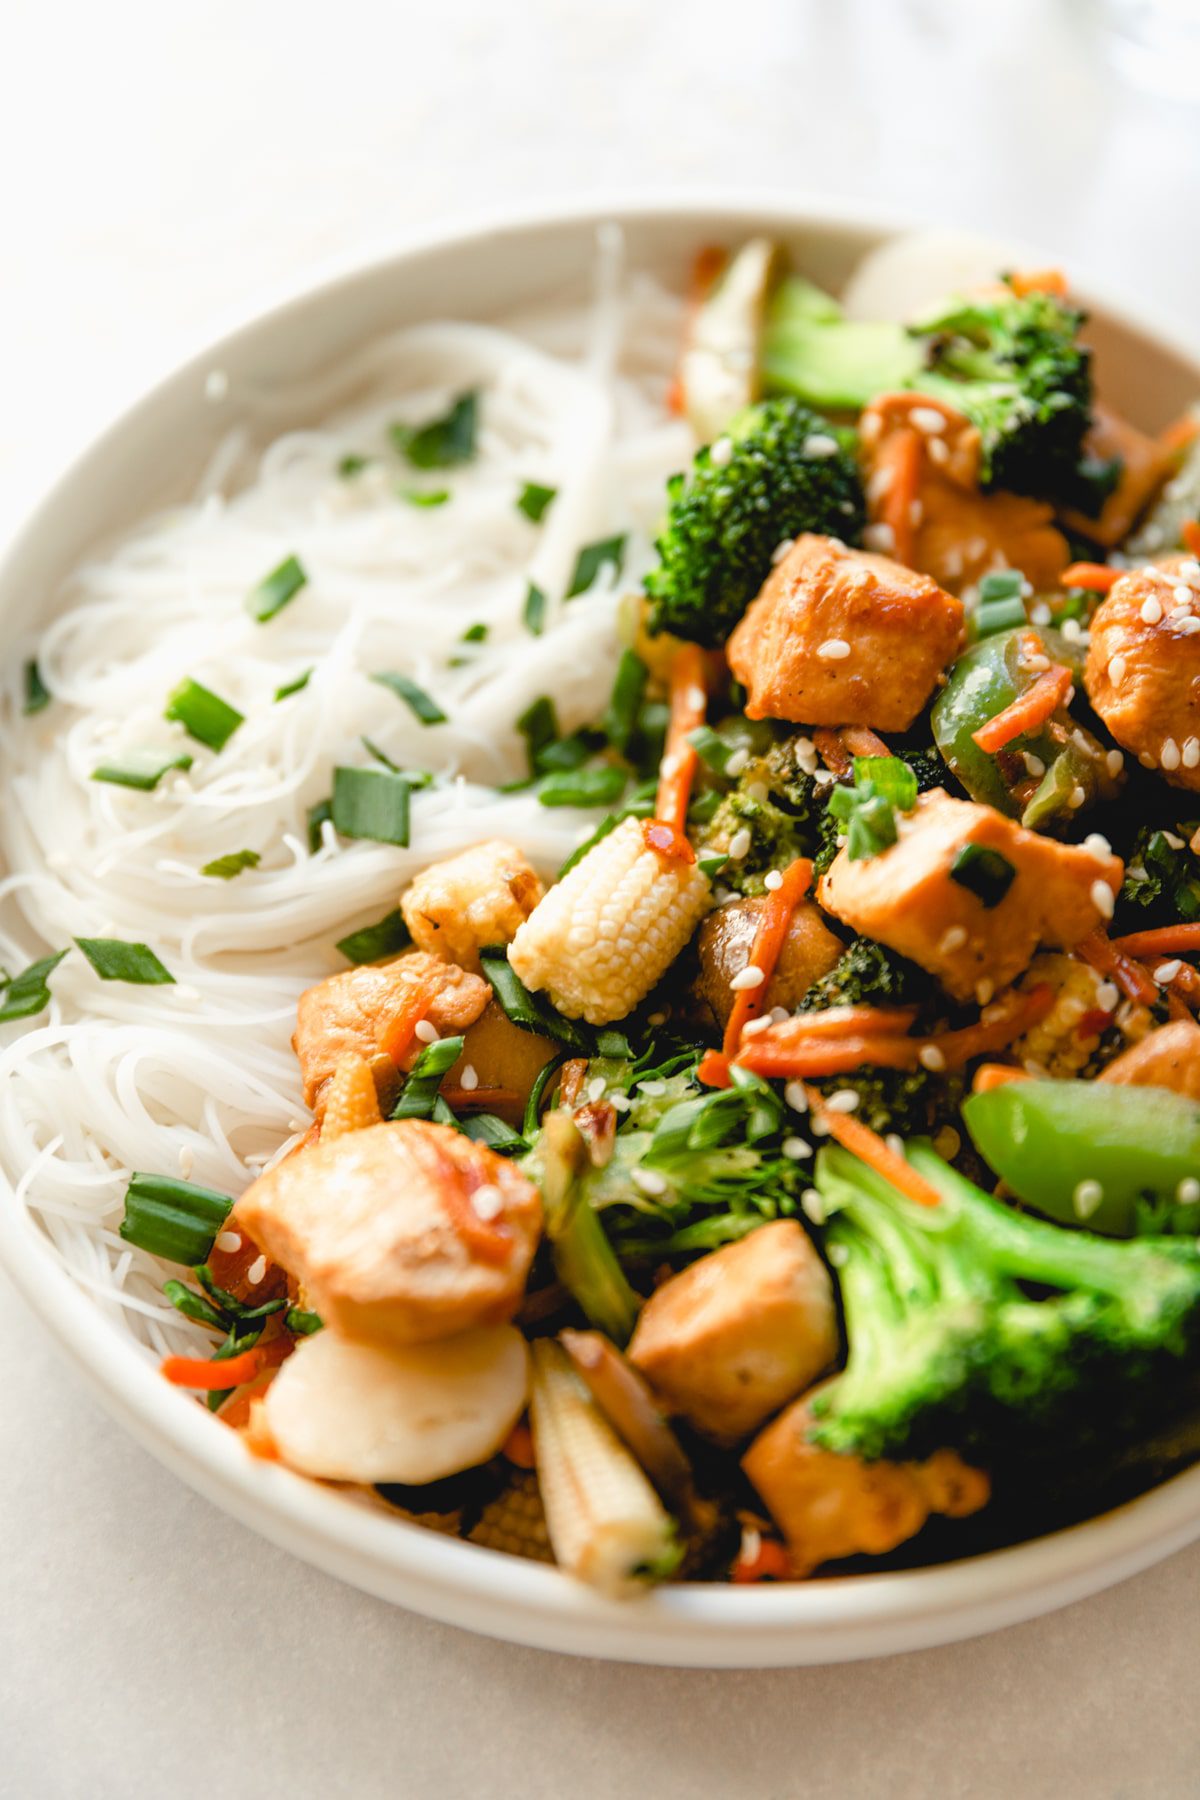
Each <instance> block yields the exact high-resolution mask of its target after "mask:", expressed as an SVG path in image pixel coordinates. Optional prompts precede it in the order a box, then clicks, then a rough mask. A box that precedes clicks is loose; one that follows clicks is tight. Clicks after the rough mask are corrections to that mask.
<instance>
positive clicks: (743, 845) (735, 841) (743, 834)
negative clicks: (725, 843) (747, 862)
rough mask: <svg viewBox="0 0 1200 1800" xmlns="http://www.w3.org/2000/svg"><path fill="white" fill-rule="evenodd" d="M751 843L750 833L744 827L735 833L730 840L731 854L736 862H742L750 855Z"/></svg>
mask: <svg viewBox="0 0 1200 1800" xmlns="http://www.w3.org/2000/svg"><path fill="white" fill-rule="evenodd" d="M751 841H752V840H751V837H750V833H749V832H748V831H747V830H746V827H745V826H744V825H743V826H742V828H741V830H740V831H735V832H734V834H733V836H732V837H731V838H730V840H729V854H730V856H731V857H732V859H733V861H734V862H741V860H742V858H743V857H744V856H746V855H748V854H749V850H750V844H751Z"/></svg>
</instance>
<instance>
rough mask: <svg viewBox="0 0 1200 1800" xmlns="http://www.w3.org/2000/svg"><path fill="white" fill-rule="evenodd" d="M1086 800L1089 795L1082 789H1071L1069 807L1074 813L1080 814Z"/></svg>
mask: <svg viewBox="0 0 1200 1800" xmlns="http://www.w3.org/2000/svg"><path fill="white" fill-rule="evenodd" d="M1086 799H1087V795H1086V794H1085V793H1084V791H1083V789H1082V788H1081V787H1073V788H1072V789H1071V793H1070V797H1069V798H1068V800H1067V805H1068V806H1069V807H1070V808H1071V811H1072V812H1078V811H1079V809H1080V807H1081V806H1082V805H1083V803H1084V801H1085V800H1086Z"/></svg>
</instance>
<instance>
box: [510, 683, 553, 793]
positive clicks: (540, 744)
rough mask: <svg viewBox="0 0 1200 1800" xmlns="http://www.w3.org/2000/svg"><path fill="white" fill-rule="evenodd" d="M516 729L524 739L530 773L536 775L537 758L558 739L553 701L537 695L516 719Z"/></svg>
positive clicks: (547, 697)
mask: <svg viewBox="0 0 1200 1800" xmlns="http://www.w3.org/2000/svg"><path fill="white" fill-rule="evenodd" d="M516 727H517V730H518V731H519V732H520V734H521V736H522V737H523V738H524V739H525V748H526V751H527V752H528V756H529V767H530V771H531V773H533V774H534V775H536V774H537V773H538V768H539V764H538V757H539V756H540V755H541V753H542V751H543V750H545V749H546V748H547V747H548V746H549V745H550V744H553V743H555V742H556V741H557V739H558V714H557V713H556V712H555V710H554V702H553V700H551V699H550V698H549V696H548V695H546V694H541V695H539V697H538V698H537V699H536V700H534V701H531V702H530V704H529V705H528V706H527V707H526V708H525V711H524V712H523V713H522V714H521V715H520V717H519V718H518V719H517V721H516Z"/></svg>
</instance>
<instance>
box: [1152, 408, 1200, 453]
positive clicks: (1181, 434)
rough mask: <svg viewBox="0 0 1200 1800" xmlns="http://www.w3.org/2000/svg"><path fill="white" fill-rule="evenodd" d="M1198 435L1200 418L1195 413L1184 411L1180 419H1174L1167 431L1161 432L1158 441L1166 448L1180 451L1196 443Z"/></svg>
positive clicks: (1199, 433) (1199, 432)
mask: <svg viewBox="0 0 1200 1800" xmlns="http://www.w3.org/2000/svg"><path fill="white" fill-rule="evenodd" d="M1198 435H1200V419H1198V418H1197V417H1196V415H1195V413H1183V414H1182V415H1181V416H1180V417H1179V418H1178V419H1173V420H1172V421H1171V423H1170V424H1169V425H1168V426H1167V428H1166V430H1165V431H1162V432H1160V433H1159V437H1158V441H1159V443H1160V444H1161V446H1162V448H1163V449H1164V450H1170V451H1180V450H1186V449H1187V448H1188V446H1189V445H1190V444H1194V443H1195V441H1196V438H1197V436H1198Z"/></svg>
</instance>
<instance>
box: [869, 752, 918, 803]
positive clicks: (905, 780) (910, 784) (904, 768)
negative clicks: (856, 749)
mask: <svg viewBox="0 0 1200 1800" xmlns="http://www.w3.org/2000/svg"><path fill="white" fill-rule="evenodd" d="M854 780H855V783H856V784H860V785H863V786H865V785H866V783H867V782H870V784H871V786H872V787H873V788H874V789H875V792H876V793H877V794H882V795H883V798H884V799H885V800H889V801H890V802H891V804H892V805H893V806H898V807H899V808H900V811H901V812H911V811H912V809H913V807H914V806H915V805H916V804H917V777H916V774H915V773H914V771H913V770H912V769H911V768H910V767H909V765H908V764H907V763H906V762H905V761H904V759H903V758H902V757H899V756H856V757H855V759H854Z"/></svg>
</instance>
